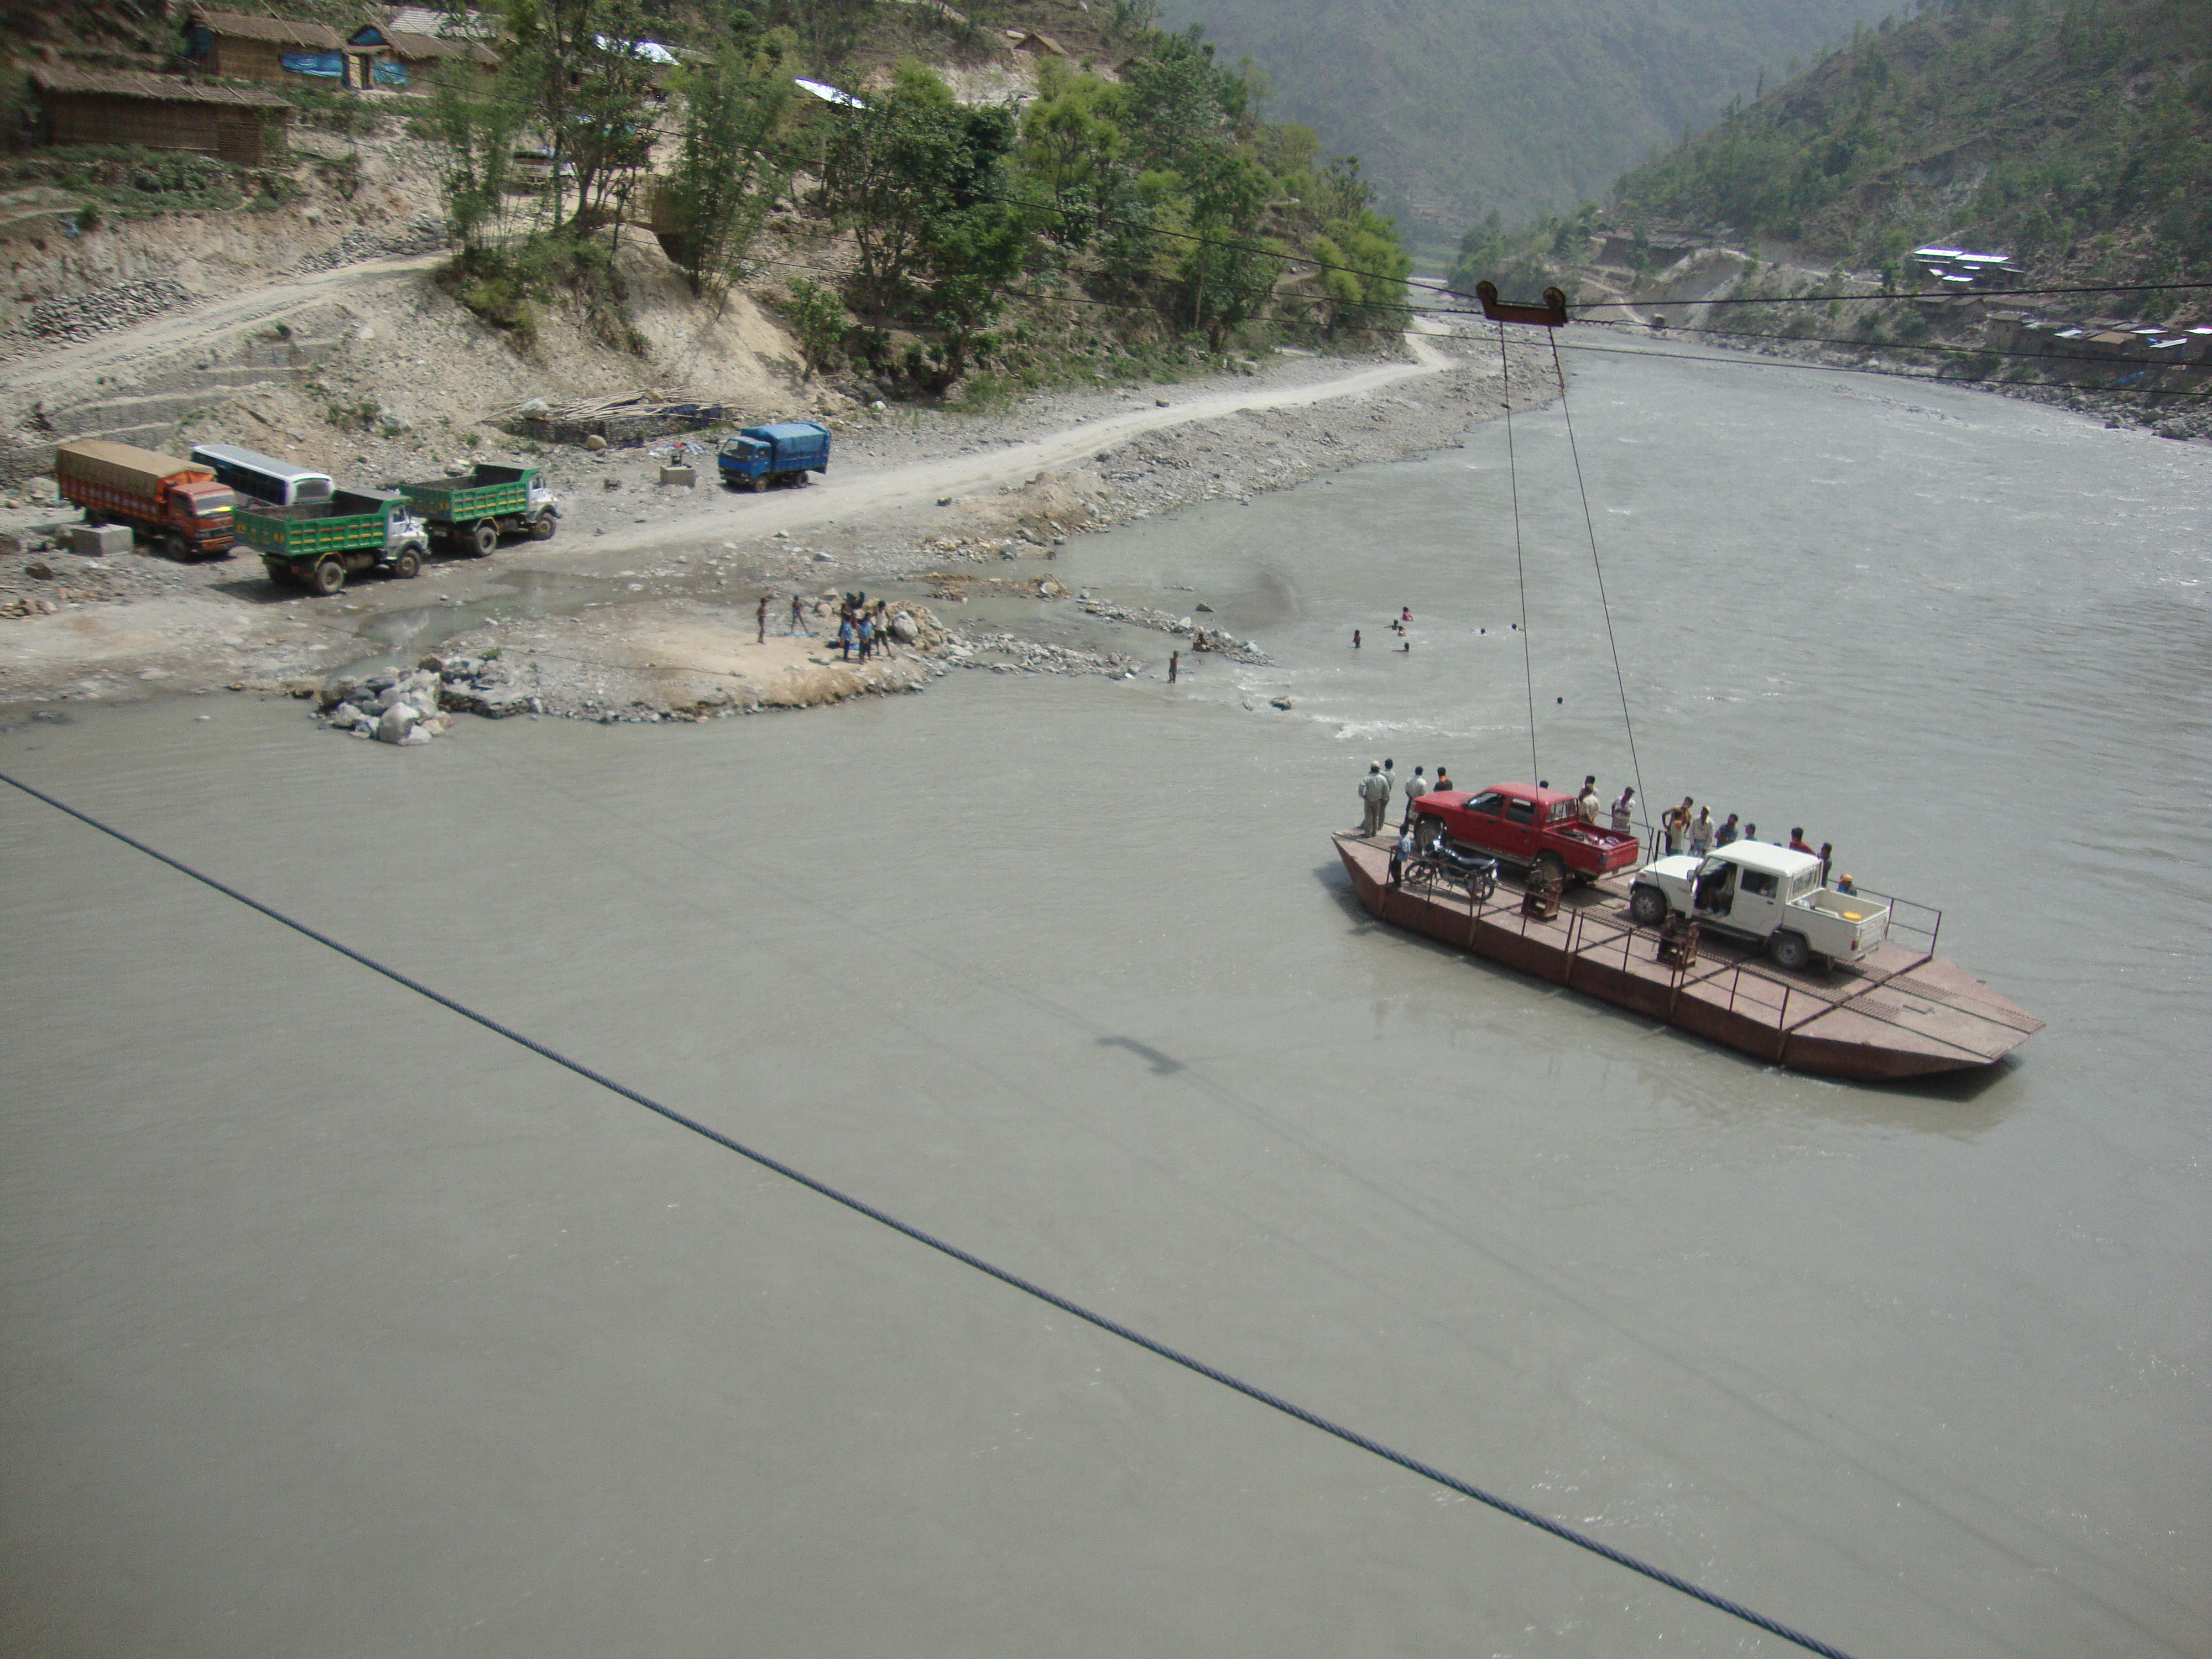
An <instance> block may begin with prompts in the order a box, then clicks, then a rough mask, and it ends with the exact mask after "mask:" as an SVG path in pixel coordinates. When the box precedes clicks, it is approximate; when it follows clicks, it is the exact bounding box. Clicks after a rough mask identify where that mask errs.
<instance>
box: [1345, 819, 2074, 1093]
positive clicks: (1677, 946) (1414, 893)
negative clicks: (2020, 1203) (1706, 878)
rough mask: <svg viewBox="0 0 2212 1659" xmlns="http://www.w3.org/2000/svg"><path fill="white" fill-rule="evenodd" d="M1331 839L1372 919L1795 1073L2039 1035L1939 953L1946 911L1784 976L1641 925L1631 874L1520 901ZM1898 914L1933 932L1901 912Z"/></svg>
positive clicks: (1376, 844) (1946, 1061) (1747, 944)
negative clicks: (1399, 872) (1410, 869)
mask: <svg viewBox="0 0 2212 1659" xmlns="http://www.w3.org/2000/svg"><path fill="white" fill-rule="evenodd" d="M1334 839H1335V842H1336V850H1337V854H1338V856H1339V857H1340V858H1341V859H1342V860H1343V861H1344V868H1345V871H1346V874H1348V875H1349V876H1350V877H1351V878H1352V888H1353V890H1355V891H1356V892H1357V893H1358V895H1359V902H1360V903H1361V904H1363V905H1364V906H1365V907H1366V908H1367V910H1368V912H1369V913H1370V915H1374V916H1376V917H1377V918H1378V919H1379V920H1381V921H1387V922H1389V923H1390V924H1391V925H1392V926H1393V927H1403V928H1406V929H1407V930H1408V931H1410V932H1413V933H1421V934H1425V935H1426V936H1427V937H1428V938H1430V939H1437V940H1438V941H1440V942H1441V943H1443V944H1446V945H1452V946H1455V947H1456V948H1458V949H1461V950H1465V951H1471V952H1473V953H1474V955H1476V956H1479V957H1485V958H1486V959H1487V960H1489V961H1492V962H1498V963H1504V965H1505V966H1507V967H1509V968H1513V969H1518V970H1520V971H1521V972H1522V973H1526V974H1530V975H1534V976H1535V977H1537V978H1539V979H1542V980H1546V981H1549V982H1551V983H1553V984H1555V985H1563V986H1565V987H1568V988H1569V989H1571V990H1576V991H1580V992H1583V993H1584V994H1587V995H1589V996H1594V997H1596V998H1598V999H1600V1000H1602V1001H1606V1002H1611V1003H1614V1004H1617V1005H1619V1006H1621V1007H1623V1008H1626V1009H1629V1010H1631V1011H1632V1012H1636V1013H1638V1014H1641V1015H1644V1016H1645V1017H1646V1018H1652V1019H1658V1020H1663V1021H1664V1022H1666V1023H1667V1024H1670V1025H1674V1026H1679V1027H1680V1029H1681V1030H1686V1031H1689V1032H1691V1033H1693V1034H1694V1035H1696V1036H1701V1037H1705V1038H1708V1039H1709V1040H1711V1041H1712V1042H1719V1043H1724V1044H1726V1045H1727V1046H1728V1047H1729V1048H1738V1049H1741V1050H1742V1051H1743V1052H1744V1053H1746V1054H1754V1055H1756V1056H1758V1057H1759V1059H1761V1060H1769V1061H1771V1062H1774V1063H1776V1064H1778V1065H1782V1066H1789V1067H1790V1068H1791V1069H1793V1070H1796V1071H1800V1072H1808V1073H1814V1074H1815V1075H1818V1076H1822V1077H1837V1078H1852V1079H1864V1080H1879V1079H1897V1078H1911V1077H1924V1076H1928V1075H1929V1074H1931V1073H1940V1072H1955V1071H1964V1070H1967V1069H1969V1068H1972V1067H1975V1066H1989V1065H1993V1064H1995V1063H1996V1061H1998V1060H2002V1059H2003V1058H2004V1057H2005V1055H2007V1054H2010V1053H2011V1052H2012V1051H2013V1050H2014V1049H2015V1048H2018V1047H2019V1046H2020V1045H2021V1043H2023V1042H2027V1039H2028V1038H2029V1037H2031V1036H2034V1035H2035V1034H2036V1033H2037V1032H2038V1031H2039V1030H2042V1029H2043V1022H2042V1021H2041V1020H2039V1019H2038V1018H2036V1017H2035V1016H2034V1015H2033V1014H2031V1013H2028V1012H2027V1011H2026V1010H2024V1009H2022V1008H2021V1007H2019V1006H2017V1005H2015V1004H2014V1003H2012V1002H2010V1001H2008V1000H2007V999H2005V998H2004V997H2002V996H2000V995H1999V994H1997V993H1996V992H1995V991H1992V990H1991V989H1990V987H1988V986H1986V985H1984V984H1983V983H1982V981H1979V980H1978V979H1976V978H1975V977H1974V976H1973V975H1972V974H1969V973H1967V972H1966V969H1963V968H1960V966H1959V965H1958V964H1957V963H1953V962H1948V961H1946V960H1945V959H1944V958H1943V957H1939V956H1937V955H1936V934H1937V933H1938V932H1939V931H1940V929H1941V927H1942V914H1941V912H1938V911H1935V910H1932V909H1925V908H1923V907H1919V906H1908V905H1904V904H1902V903H1899V902H1893V904H1892V910H1893V921H1892V922H1891V924H1890V929H1889V934H1888V937H1887V938H1885V939H1882V941H1881V943H1879V944H1877V945H1874V946H1873V947H1872V948H1871V949H1869V951H1867V952H1866V954H1865V955H1864V956H1863V957H1860V958H1859V959H1858V960H1857V961H1838V962H1836V963H1833V964H1832V965H1830V964H1827V963H1823V962H1821V961H1820V960H1818V959H1815V960H1814V961H1812V962H1808V963H1805V964H1804V965H1803V966H1802V967H1798V968H1788V967H1784V966H1782V965H1781V964H1779V963H1776V962H1775V961H1773V960H1771V958H1770V957H1769V956H1768V954H1767V951H1766V947H1765V945H1763V944H1761V943H1759V942H1755V941H1749V940H1743V939H1730V938H1727V937H1724V936H1721V935H1718V934H1716V933H1709V934H1706V935H1705V936H1704V937H1703V938H1700V937H1699V933H1698V932H1697V931H1696V930H1694V929H1687V930H1686V929H1684V928H1683V927H1680V926H1676V925H1668V926H1663V927H1645V926H1644V925H1643V924H1641V923H1639V922H1638V921H1637V919H1636V916H1635V915H1634V914H1633V912H1632V895H1631V888H1632V878H1633V876H1634V873H1635V872H1625V871H1621V872H1610V873H1607V874H1606V875H1602V876H1600V877H1598V878H1596V879H1595V880H1593V881H1591V882H1589V883H1588V884H1585V885H1582V886H1579V887H1577V886H1572V885H1570V884H1563V883H1547V882H1545V881H1543V880H1542V879H1541V878H1539V879H1538V880H1537V881H1536V882H1535V883H1534V884H1533V885H1532V888H1531V889H1530V890H1528V891H1526V892H1514V891H1511V890H1496V889H1495V888H1494V887H1493V888H1491V889H1490V890H1487V891H1477V890H1476V889H1479V888H1482V887H1483V886H1485V884H1481V883H1476V884H1472V885H1471V886H1462V885H1458V884H1449V883H1446V882H1441V881H1437V882H1430V883H1426V884H1407V885H1394V884H1393V882H1392V872H1391V867H1390V866H1391V854H1392V852H1393V850H1394V848H1395V839H1384V838H1382V837H1376V836H1361V835H1357V834H1343V835H1339V836H1336V837H1334ZM1900 909H1911V910H1912V911H1913V912H1914V913H1915V915H1918V916H1924V917H1925V918H1926V921H1925V923H1924V925H1923V924H1918V923H1914V924H1907V923H1905V922H1904V921H1902V919H1900V918H1895V915H1894V913H1895V912H1896V911H1898V910H1900ZM1899 934H1905V935H1907V937H1904V938H1900V937H1899ZM1923 941H1924V948H1922V947H1923Z"/></svg>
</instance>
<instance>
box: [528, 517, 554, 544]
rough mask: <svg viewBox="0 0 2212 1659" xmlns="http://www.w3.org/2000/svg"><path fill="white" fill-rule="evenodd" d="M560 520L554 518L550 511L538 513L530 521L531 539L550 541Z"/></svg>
mask: <svg viewBox="0 0 2212 1659" xmlns="http://www.w3.org/2000/svg"><path fill="white" fill-rule="evenodd" d="M560 522H561V521H560V520H558V519H556V518H555V517H554V516H553V515H552V514H551V513H539V514H538V516H537V517H536V518H534V519H532V520H531V521H530V538H531V540H532V541H536V542H550V541H551V540H552V539H553V531H554V528H555V526H557V525H558V524H559V523H560Z"/></svg>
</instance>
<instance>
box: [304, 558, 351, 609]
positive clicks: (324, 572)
mask: <svg viewBox="0 0 2212 1659" xmlns="http://www.w3.org/2000/svg"><path fill="white" fill-rule="evenodd" d="M345 579H346V568H345V561H344V560H343V559H338V558H324V559H320V560H318V561H317V562H316V564H315V568H313V570H311V571H309V572H308V573H307V592H310V593H319V594H321V595H323V597H324V598H325V599H327V598H329V597H330V596H331V594H333V593H335V592H337V591H338V590H339V589H340V588H342V587H343V586H345Z"/></svg>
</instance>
